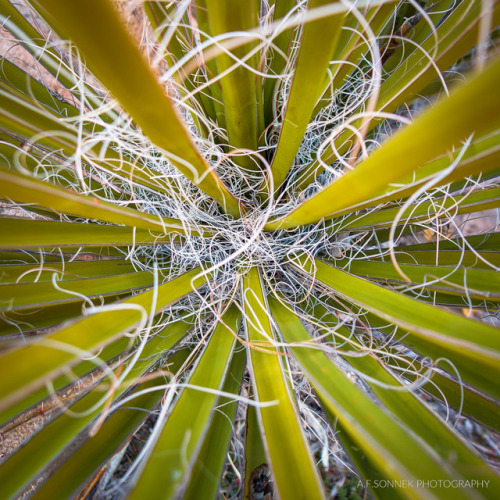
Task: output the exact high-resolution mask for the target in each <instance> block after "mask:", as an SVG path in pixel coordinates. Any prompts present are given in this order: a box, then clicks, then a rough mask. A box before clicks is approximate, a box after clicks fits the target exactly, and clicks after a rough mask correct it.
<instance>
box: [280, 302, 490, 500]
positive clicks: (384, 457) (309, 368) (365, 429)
mask: <svg viewBox="0 0 500 500" xmlns="http://www.w3.org/2000/svg"><path fill="white" fill-rule="evenodd" d="M271 304H272V305H271V307H272V312H273V317H274V318H275V319H276V322H277V323H278V327H279V330H280V332H281V335H282V336H283V338H284V340H285V341H286V342H287V343H289V344H291V345H290V347H289V348H290V350H291V352H292V353H293V355H294V356H295V357H296V359H297V361H298V362H299V363H300V365H301V367H302V368H303V370H304V372H305V373H306V375H307V377H308V379H309V381H310V382H311V384H312V385H313V387H314V389H315V391H316V392H317V394H318V395H319V396H320V398H321V400H322V402H323V404H324V405H325V406H327V407H328V409H329V410H330V411H331V412H332V413H333V414H334V415H335V416H336V417H337V419H338V420H339V422H340V424H341V426H342V428H343V429H345V431H346V432H347V433H348V434H349V437H350V438H351V439H352V440H353V441H354V442H356V445H357V446H358V448H359V449H360V450H362V451H361V453H362V454H364V455H366V456H367V458H368V459H369V460H370V461H372V462H373V463H374V464H375V466H376V467H377V468H379V469H380V471H382V472H383V473H384V474H385V475H386V476H387V477H388V478H391V479H393V480H396V482H395V484H396V487H401V486H400V485H401V484H404V483H401V481H404V480H406V481H413V483H412V484H413V487H410V488H404V487H403V489H404V491H405V494H409V495H410V497H413V498H418V497H419V495H418V489H417V487H416V484H417V481H418V480H421V481H425V480H431V479H434V480H436V479H437V478H439V479H442V480H451V479H458V478H460V477H468V476H469V474H470V477H474V478H476V479H478V480H479V479H483V478H491V479H490V480H494V481H497V480H498V478H496V477H495V474H494V473H493V471H491V470H489V469H488V468H487V467H486V466H484V465H482V464H481V461H480V460H479V459H478V458H477V457H475V456H474V454H473V453H471V452H470V450H468V449H467V448H465V447H464V446H463V445H461V444H460V443H458V446H457V450H458V449H460V453H461V455H460V458H459V460H458V462H457V461H456V457H455V456H454V457H453V458H451V457H450V455H449V445H450V441H451V442H452V443H453V444H456V443H455V440H456V439H457V438H456V437H453V436H450V434H449V431H447V430H446V429H445V428H444V427H443V426H439V424H437V426H436V425H434V427H433V429H432V431H428V430H427V429H424V428H423V427H422V425H423V423H422V422H419V421H418V419H417V418H416V416H415V415H414V416H412V419H411V423H412V424H413V427H414V428H417V429H418V430H419V431H420V432H434V433H436V434H434V436H433V437H430V436H429V435H428V436H427V437H428V438H429V439H430V440H432V439H433V438H437V439H439V440H440V441H441V442H443V443H445V444H444V445H443V449H442V450H440V451H442V453H441V455H442V456H441V457H440V458H437V457H436V456H435V451H434V447H435V446H438V448H439V445H436V443H435V442H431V444H430V445H425V444H424V443H422V442H421V441H420V440H419V439H418V438H417V437H416V435H415V434H413V433H412V432H411V431H410V430H409V429H408V427H406V426H403V425H401V424H399V423H398V421H396V420H392V419H391V418H390V417H389V416H388V415H387V414H386V413H385V412H384V411H383V410H382V409H381V408H379V407H378V406H377V405H376V404H375V403H374V402H373V401H371V400H370V399H369V398H368V396H367V395H366V394H364V393H363V392H362V391H361V389H359V388H358V387H357V386H356V385H355V384H354V383H353V382H352V381H351V380H349V379H348V378H347V376H346V375H345V374H344V373H343V372H342V371H341V370H340V369H339V368H338V367H337V366H336V365H335V364H334V363H332V362H331V361H330V360H329V359H328V358H327V357H326V356H325V354H324V353H323V352H321V350H320V349H317V348H312V347H314V342H313V341H312V339H311V337H310V336H309V334H308V333H307V330H306V329H305V327H304V326H303V325H302V323H301V321H300V319H299V318H298V317H297V316H295V314H293V312H291V311H290V310H289V309H288V308H286V307H285V306H283V305H280V304H279V303H278V302H277V301H276V300H273V301H272V302H271ZM387 397H388V398H389V396H387ZM394 397H395V398H396V396H394ZM409 398H412V396H411V395H410V394H406V399H408V401H409V400H410V399H409ZM411 401H412V407H414V408H419V413H420V415H421V417H422V418H424V417H423V416H424V415H425V418H426V419H427V420H428V419H431V420H434V418H435V417H433V416H432V415H429V413H428V410H426V409H425V408H423V407H419V406H418V405H419V403H418V402H417V401H416V400H414V399H411ZM391 406H392V407H394V406H397V409H398V411H401V412H403V411H404V412H405V413H406V412H407V411H408V408H405V407H404V406H400V404H399V403H396V404H395V405H393V404H392V400H391ZM408 449H411V450H412V452H411V454H410V453H407V452H406V451H407V450H408ZM471 464H474V469H473V470H472V471H471ZM478 464H479V468H477V465H478ZM464 473H465V474H466V476H463V475H462V474H464ZM412 490H413V491H412ZM437 491H439V497H440V498H450V499H451V498H458V496H461V497H462V498H469V493H470V492H471V491H472V490H471V489H470V488H469V489H468V491H467V490H458V491H450V489H446V488H444V487H442V486H441V487H439V486H438V488H437ZM492 494H493V488H492V489H491V490H490V491H488V492H487V493H486V495H487V496H489V497H490V498H493V496H492Z"/></svg>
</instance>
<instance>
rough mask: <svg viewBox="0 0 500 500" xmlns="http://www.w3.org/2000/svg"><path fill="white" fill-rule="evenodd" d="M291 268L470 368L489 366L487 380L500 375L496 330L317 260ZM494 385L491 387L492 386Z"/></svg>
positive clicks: (300, 258) (301, 261) (296, 262)
mask: <svg viewBox="0 0 500 500" xmlns="http://www.w3.org/2000/svg"><path fill="white" fill-rule="evenodd" d="M292 263H293V265H294V267H296V268H297V269H302V271H303V272H305V273H307V274H309V275H310V276H315V279H317V280H319V281H321V282H322V283H324V284H325V285H327V286H328V287H329V288H331V289H332V290H333V291H334V292H335V294H336V295H340V296H341V297H343V298H347V299H348V300H349V301H350V302H353V303H355V304H357V305H358V306H361V307H363V308H364V309H366V310H368V311H370V312H372V313H373V314H375V315H377V316H379V317H380V318H382V319H383V320H385V321H387V322H390V323H392V324H395V325H398V326H399V327H401V328H404V329H405V330H407V331H409V332H411V333H412V334H413V335H415V336H416V337H419V338H421V339H423V340H425V341H426V342H429V343H431V344H432V345H436V346H439V347H442V348H444V349H445V350H446V351H449V352H450V353H457V354H459V355H461V356H463V357H465V358H468V359H469V362H470V363H471V367H472V366H476V367H477V368H478V369H479V367H480V366H481V367H483V369H484V367H485V366H488V374H487V378H488V379H489V380H491V381H492V382H493V380H496V377H497V376H499V375H500V368H499V367H500V364H499V363H498V360H499V359H500V337H499V336H498V329H497V328H494V327H492V326H489V325H486V324H484V323H480V322H478V321H473V320H470V319H467V318H464V317H462V316H459V315H458V314H454V313H452V312H449V311H446V310H444V309H440V308H437V307H433V306H430V305H428V304H424V303H422V302H419V301H417V300H415V299H412V298H409V297H405V296H403V295H401V294H398V293H397V292H394V291H392V290H388V289H386V288H383V287H381V286H379V285H375V284H373V283H370V282H369V281H366V280H364V279H361V278H357V277H355V276H352V275H351V274H348V273H346V272H345V271H341V270H340V269H336V268H334V267H331V266H329V265H327V264H325V263H324V262H321V261H320V260H315V261H314V263H312V262H310V261H308V260H307V259H306V258H305V257H304V256H298V257H295V258H294V260H293V261H292ZM493 385H494V384H492V386H493Z"/></svg>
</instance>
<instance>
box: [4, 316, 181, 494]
mask: <svg viewBox="0 0 500 500" xmlns="http://www.w3.org/2000/svg"><path fill="white" fill-rule="evenodd" d="M187 327H188V325H186V324H185V323H182V322H177V323H176V324H174V325H171V326H170V327H169V328H167V330H166V332H165V334H162V333H160V334H158V335H157V336H155V337H154V338H153V339H152V340H151V341H150V342H149V343H148V344H146V346H145V347H144V349H143V351H142V354H141V357H140V358H139V359H138V360H137V361H136V362H135V364H134V365H132V366H131V371H130V372H129V373H128V374H127V375H126V377H125V378H124V379H123V382H122V384H121V385H119V386H118V387H117V388H116V389H115V390H114V392H111V394H110V395H111V396H112V399H111V401H116V400H117V399H118V398H119V396H121V395H122V394H123V393H124V392H125V391H126V390H127V389H128V388H129V384H131V383H132V384H133V383H134V382H137V381H138V380H140V377H141V376H142V375H143V374H144V373H146V372H147V370H149V369H150V368H151V367H153V366H154V365H155V362H156V361H157V360H158V359H160V358H161V356H162V355H163V353H164V350H165V349H167V350H168V349H169V348H170V347H172V346H173V345H174V344H175V343H176V342H178V341H179V340H180V339H181V338H182V336H183V335H184V334H185V333H186V330H187ZM120 371H121V369H119V371H118V373H117V376H119V373H120ZM157 384H158V382H157V381H155V382H154V383H153V384H151V382H149V383H148V382H146V384H145V387H144V386H143V387H139V389H144V388H146V389H147V388H149V387H150V386H151V385H153V386H154V385H157ZM109 385H110V381H109V380H106V379H105V380H104V381H103V382H101V383H100V385H98V386H97V387H95V388H94V389H93V390H92V391H90V392H89V393H88V394H86V395H85V396H83V397H82V398H81V399H80V400H78V401H77V402H76V403H75V404H73V405H72V406H71V407H70V409H71V412H73V413H75V414H76V415H74V414H72V413H70V412H63V413H62V414H61V415H59V416H58V417H57V418H56V419H54V420H53V421H52V422H50V423H48V424H46V425H45V426H43V428H42V429H41V430H40V432H39V433H38V434H36V435H35V436H33V437H32V438H31V439H30V441H29V442H28V443H27V444H26V445H25V446H23V447H22V448H20V449H19V450H18V451H17V452H16V453H14V454H13V455H11V456H10V457H9V458H8V459H7V460H6V461H5V462H4V463H3V465H2V467H1V468H0V480H1V482H2V489H3V494H4V495H6V497H10V496H11V495H15V494H16V493H18V492H19V491H20V490H21V489H22V488H23V487H25V486H27V485H28V484H29V482H30V481H32V480H33V478H34V477H35V476H36V475H37V474H38V473H40V472H41V471H42V470H43V469H44V468H45V467H46V466H47V465H49V464H50V462H51V461H52V460H53V459H55V458H56V457H57V456H58V455H59V454H60V453H61V452H62V451H63V450H64V449H65V447H66V446H67V445H68V444H70V443H71V442H72V441H73V440H74V439H75V438H77V436H78V435H79V433H80V432H82V431H83V430H84V429H86V428H87V426H88V425H89V424H91V423H92V422H94V424H95V423H96V421H95V419H96V418H97V417H98V416H99V414H100V412H101V411H102V410H103V408H104V407H105V405H106V402H107V401H106V399H107V398H106V394H107V392H108V391H109V389H110V387H109ZM160 396H161V391H158V390H156V391H155V397H154V398H153V401H150V404H154V403H155V402H156V400H158V398H159V397H160ZM148 399H149V398H148ZM133 402H134V400H132V404H133ZM120 411H121V410H119V412H120ZM141 416H142V417H144V414H142V413H141ZM105 432H109V431H108V429H106V431H105ZM86 437H87V439H88V438H89V437H90V436H89V435H88V434H87V436H86ZM116 437H118V436H116ZM116 437H115V439H116ZM87 442H89V441H87ZM88 466H89V464H88V463H87V465H86V467H88ZM73 486H75V484H74V483H73Z"/></svg>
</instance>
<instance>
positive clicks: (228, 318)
mask: <svg viewBox="0 0 500 500" xmlns="http://www.w3.org/2000/svg"><path fill="white" fill-rule="evenodd" d="M239 319H240V315H239V312H238V310H237V309H236V308H234V307H233V308H232V309H230V310H229V311H228V312H227V313H226V314H225V315H224V316H223V318H222V321H221V322H220V323H219V324H218V326H217V327H216V329H215V331H214V332H213V333H212V335H211V337H210V339H209V340H208V344H207V345H206V347H205V349H204V350H203V354H202V355H201V356H199V361H198V364H197V365H196V367H195V368H194V370H193V372H192V374H191V376H190V377H189V379H188V380H187V381H186V384H187V386H186V387H185V388H184V389H183V391H182V394H181V395H180V397H179V399H178V400H177V402H176V403H175V406H174V408H173V410H172V412H171V413H170V415H169V416H168V418H167V421H166V423H165V424H164V426H163V429H162V431H161V434H160V435H159V437H158V438H157V441H156V443H155V446H154V448H153V449H152V450H151V453H150V455H149V457H148V459H147V463H146V464H145V466H144V469H143V470H142V473H141V476H140V478H139V481H138V482H137V484H136V485H135V487H134V489H133V491H132V493H131V495H130V498H131V499H134V498H136V499H142V498H179V491H178V490H179V488H180V487H181V485H182V484H183V483H184V482H185V481H186V479H187V478H188V477H189V475H190V473H191V470H192V464H193V461H194V460H195V459H196V457H197V455H198V453H199V452H200V449H201V447H202V445H203V441H204V438H205V436H206V433H207V431H208V428H209V427H208V426H209V422H210V420H211V418H212V417H213V413H214V405H215V403H216V401H217V394H215V393H214V392H217V391H220V390H221V389H222V387H223V384H224V379H225V377H226V374H227V370H228V367H229V365H230V360H231V357H232V353H233V349H234V344H235V342H236V340H235V335H236V334H237V330H238V322H239ZM175 385H176V381H175V380H174V381H173V387H171V388H170V389H169V390H170V391H174V390H175ZM200 388H204V389H207V390H206V391H205V390H199V389H200ZM186 420H189V421H190V425H189V428H186V425H185V424H186ZM158 477H164V478H166V479H167V481H165V482H164V483H163V484H162V485H161V486H159V485H158Z"/></svg>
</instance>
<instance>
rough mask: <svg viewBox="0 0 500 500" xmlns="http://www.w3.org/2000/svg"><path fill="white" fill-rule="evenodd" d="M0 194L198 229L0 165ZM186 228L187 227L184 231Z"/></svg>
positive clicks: (157, 227)
mask: <svg viewBox="0 0 500 500" xmlns="http://www.w3.org/2000/svg"><path fill="white" fill-rule="evenodd" d="M0 197H1V198H7V199H10V200H13V201H17V202H21V203H33V204H36V205H40V206H42V207H47V208H50V209H52V210H54V211H55V212H62V213H65V214H68V215H74V216H76V217H83V218H88V219H96V220H99V221H102V222H112V223H115V224H123V225H126V226H129V227H137V228H141V229H148V230H151V231H157V232H158V231H159V232H162V233H168V232H175V233H178V234H185V233H186V232H189V233H190V234H192V235H193V236H200V235H202V234H205V235H206V233H203V232H202V233H201V234H200V232H198V231H196V230H193V231H190V230H189V228H186V227H185V225H183V224H182V223H181V222H180V221H178V220H175V219H170V218H167V217H160V216H158V215H151V214H148V213H145V212H139V211H137V210H134V209H131V208H127V207H120V206H119V205H116V204H114V203H110V202H109V201H105V200H102V199H99V198H97V197H96V196H85V195H83V194H79V193H77V192H75V191H72V190H69V189H64V188H61V187H58V186H54V185H51V184H49V183H48V182H46V181H43V180H41V179H36V178H33V177H31V176H29V175H25V174H22V173H20V172H15V171H13V170H10V169H7V168H5V167H3V166H2V165H0ZM186 230H187V231H186Z"/></svg>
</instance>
